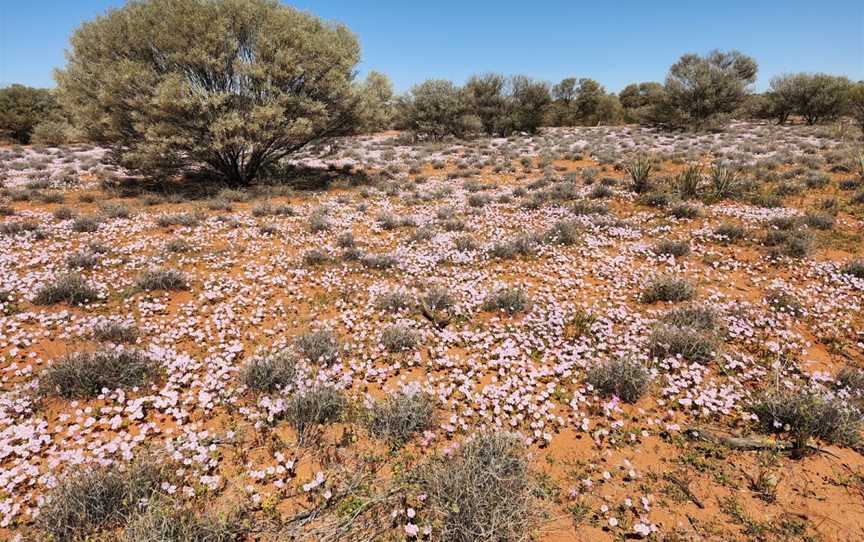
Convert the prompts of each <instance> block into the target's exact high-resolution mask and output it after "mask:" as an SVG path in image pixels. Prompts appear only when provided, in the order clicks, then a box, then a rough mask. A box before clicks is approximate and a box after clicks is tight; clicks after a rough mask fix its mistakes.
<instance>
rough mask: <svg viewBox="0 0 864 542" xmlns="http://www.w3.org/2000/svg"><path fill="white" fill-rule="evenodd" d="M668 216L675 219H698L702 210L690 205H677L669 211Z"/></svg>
mask: <svg viewBox="0 0 864 542" xmlns="http://www.w3.org/2000/svg"><path fill="white" fill-rule="evenodd" d="M669 215H670V216H673V217H675V218H679V219H684V218H698V217H700V216H702V209H700V208H699V207H697V206H696V205H693V204H692V203H679V204H677V205H675V206H673V207H672V208H671V209H669Z"/></svg>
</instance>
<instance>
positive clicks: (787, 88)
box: [767, 73, 851, 124]
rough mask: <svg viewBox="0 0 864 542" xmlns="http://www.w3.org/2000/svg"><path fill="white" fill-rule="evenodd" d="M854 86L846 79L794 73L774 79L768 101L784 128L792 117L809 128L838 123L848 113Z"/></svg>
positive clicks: (821, 74) (819, 74)
mask: <svg viewBox="0 0 864 542" xmlns="http://www.w3.org/2000/svg"><path fill="white" fill-rule="evenodd" d="M850 89H851V83H850V82H849V79H848V78H846V77H838V76H834V75H828V74H824V73H815V74H814V73H795V74H787V75H780V76H777V77H774V78H773V79H771V82H770V89H769V91H768V94H767V95H768V99H769V100H770V102H771V104H772V111H773V112H774V116H775V118H776V119H777V121H778V122H780V123H781V124H782V123H783V122H785V121H786V119H788V117H789V115H790V114H796V115H801V116H802V117H804V120H805V121H806V122H807V124H816V123H817V122H821V121H826V120H832V119H836V118H837V117H839V116H840V115H842V114H843V113H844V112H845V110H846V104H847V99H848V98H849V91H850Z"/></svg>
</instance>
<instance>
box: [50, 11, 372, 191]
mask: <svg viewBox="0 0 864 542" xmlns="http://www.w3.org/2000/svg"><path fill="white" fill-rule="evenodd" d="M203 44H206V46H203ZM67 56H68V62H67V65H66V67H65V68H64V69H62V70H59V71H58V72H57V73H56V79H57V84H58V99H59V100H60V102H61V103H62V105H63V106H64V107H65V109H66V110H67V111H69V112H70V113H71V114H72V115H73V116H74V120H75V123H76V125H79V126H81V127H82V128H83V129H84V130H85V132H86V133H87V135H88V136H90V137H91V138H92V139H93V140H94V141H97V142H99V143H107V144H110V145H111V146H112V150H113V151H114V152H115V153H116V154H117V156H118V158H119V159H120V161H121V163H122V165H124V166H126V167H128V168H131V169H133V170H137V171H143V172H155V173H158V174H160V175H168V174H173V173H177V172H183V171H187V170H189V169H190V168H195V167H204V168H206V169H207V170H209V171H210V172H211V173H213V174H214V175H216V176H217V177H220V178H222V179H223V180H224V181H226V182H228V183H230V184H234V185H241V184H248V183H250V182H251V181H253V180H254V179H255V178H256V177H257V176H258V175H259V174H261V173H262V171H264V170H266V169H268V168H269V167H270V166H272V165H273V164H274V163H275V162H276V161H278V160H279V159H281V158H282V157H283V156H285V155H287V154H290V153H292V152H294V151H296V150H298V149H300V148H302V147H303V146H305V145H306V144H308V143H310V142H318V141H321V140H324V139H326V138H328V137H333V136H334V135H337V134H339V133H347V132H349V131H350V130H352V129H353V128H354V127H355V126H356V125H357V124H358V123H359V122H360V120H359V118H358V117H359V116H360V113H361V112H360V111H358V103H359V101H360V100H359V96H358V95H357V92H359V91H355V89H354V88H353V85H352V82H353V78H354V74H355V67H356V65H357V63H358V61H359V59H360V48H359V45H358V43H357V40H356V38H355V37H354V36H353V35H352V34H351V33H350V32H349V31H348V29H347V28H345V27H344V26H342V25H336V24H330V23H324V22H322V21H321V20H320V19H318V18H316V17H315V16H313V15H311V14H309V13H307V12H304V11H299V10H296V9H294V8H291V7H288V6H285V5H282V4H280V3H278V2H271V1H268V0H245V1H243V2H235V1H229V0H214V1H210V2H200V1H197V0H181V2H180V3H179V4H178V2H177V0H144V1H141V2H131V3H127V4H125V5H124V6H122V7H120V8H117V9H113V10H110V11H108V12H107V13H106V14H104V15H102V16H100V17H98V18H96V19H95V20H93V21H90V22H88V23H86V24H84V25H82V26H80V27H79V28H78V29H77V30H76V31H75V32H74V34H73V35H72V38H71V47H70V49H69V52H68V55H67ZM94 97H96V98H95V99H94Z"/></svg>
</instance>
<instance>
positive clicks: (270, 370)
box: [240, 350, 297, 393]
mask: <svg viewBox="0 0 864 542" xmlns="http://www.w3.org/2000/svg"><path fill="white" fill-rule="evenodd" d="M296 377H297V360H296V359H295V358H294V355H293V354H292V353H291V352H290V351H288V350H275V351H272V352H268V353H267V354H265V355H263V356H256V357H254V358H252V359H251V360H249V363H247V364H246V365H245V366H244V367H243V369H242V370H241V371H240V381H241V382H243V384H244V385H245V386H246V387H247V388H249V389H251V390H253V391H256V392H265V393H269V392H273V391H276V390H277V389H280V388H284V387H285V386H288V385H289V384H292V383H294V381H295V379H296Z"/></svg>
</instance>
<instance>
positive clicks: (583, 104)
mask: <svg viewBox="0 0 864 542" xmlns="http://www.w3.org/2000/svg"><path fill="white" fill-rule="evenodd" d="M552 97H553V99H554V101H553V103H552V104H551V106H550V107H549V113H548V115H547V119H548V122H549V123H550V124H552V125H554V126H575V125H578V124H585V125H596V124H614V123H616V122H620V121H621V119H622V118H623V116H624V115H623V109H622V108H621V104H620V102H619V101H618V98H617V96H615V95H614V94H607V93H606V89H605V88H603V86H602V85H601V84H600V83H598V82H597V81H595V80H593V79H587V78H581V79H576V78H574V77H568V78H566V79H562V80H561V82H560V83H558V84H557V85H554V86H553V87H552Z"/></svg>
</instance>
